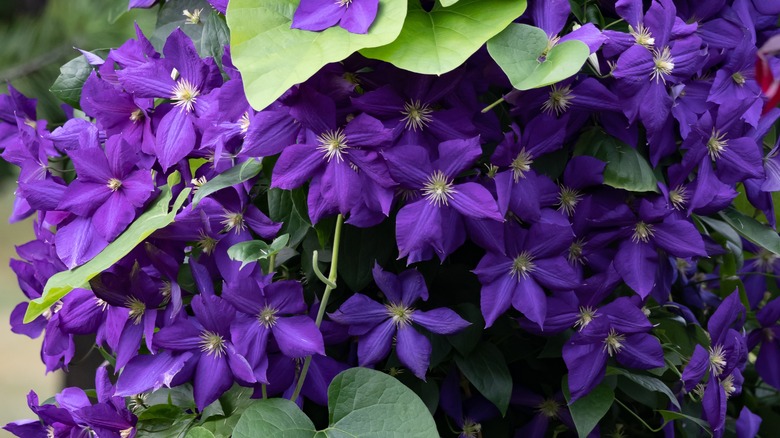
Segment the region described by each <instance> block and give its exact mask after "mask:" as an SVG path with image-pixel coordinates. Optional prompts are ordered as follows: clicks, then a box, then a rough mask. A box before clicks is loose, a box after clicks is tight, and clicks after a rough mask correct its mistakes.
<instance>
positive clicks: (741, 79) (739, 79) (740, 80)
mask: <svg viewBox="0 0 780 438" xmlns="http://www.w3.org/2000/svg"><path fill="white" fill-rule="evenodd" d="M731 80H732V81H734V83H735V84H737V85H739V86H740V87H741V86H743V85H745V76H744V75H743V74H742V73H741V72H736V73H734V74H733V75H731Z"/></svg>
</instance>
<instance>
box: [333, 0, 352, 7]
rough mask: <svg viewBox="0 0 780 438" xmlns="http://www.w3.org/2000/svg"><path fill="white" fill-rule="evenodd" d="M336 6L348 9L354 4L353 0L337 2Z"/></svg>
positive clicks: (338, 0) (339, 0) (337, 0)
mask: <svg viewBox="0 0 780 438" xmlns="http://www.w3.org/2000/svg"><path fill="white" fill-rule="evenodd" d="M336 4H337V5H339V7H344V8H348V7H349V5H350V4H352V0H336Z"/></svg>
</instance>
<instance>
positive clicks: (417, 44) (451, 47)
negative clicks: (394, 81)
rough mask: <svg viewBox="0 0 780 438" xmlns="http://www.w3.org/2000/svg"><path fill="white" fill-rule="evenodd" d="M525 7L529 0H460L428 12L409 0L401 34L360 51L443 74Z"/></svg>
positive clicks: (416, 69) (415, 0)
mask: <svg viewBox="0 0 780 438" xmlns="http://www.w3.org/2000/svg"><path fill="white" fill-rule="evenodd" d="M525 7H526V2H525V0H460V1H458V2H457V3H454V4H453V3H452V2H450V5H449V6H448V7H443V6H442V5H441V4H439V3H436V4H434V6H433V9H432V10H431V11H430V12H428V11H426V10H425V9H423V6H422V4H421V3H420V1H419V0H409V13H408V14H407V15H406V21H404V27H403V30H401V34H400V35H398V38H397V39H395V41H393V42H392V43H390V44H387V45H384V46H382V47H376V48H372V49H364V50H361V51H360V53H361V54H362V55H363V56H366V57H368V58H374V59H380V60H382V61H387V62H389V63H392V64H394V65H395V66H396V67H399V68H402V69H404V70H409V71H413V72H415V73H423V74H436V75H440V74H443V73H447V72H448V71H451V70H454V69H456V68H457V67H459V66H460V65H461V64H463V63H464V62H465V61H466V59H468V58H469V57H470V56H471V55H472V54H473V53H474V52H476V51H477V50H479V49H480V48H481V47H482V45H483V44H485V42H486V41H487V40H489V39H490V38H492V37H493V36H495V35H496V34H498V33H499V32H501V31H502V30H504V28H505V27H507V26H508V25H509V23H511V22H513V21H514V20H515V19H516V18H517V17H519V16H520V15H522V13H523V12H524V11H525Z"/></svg>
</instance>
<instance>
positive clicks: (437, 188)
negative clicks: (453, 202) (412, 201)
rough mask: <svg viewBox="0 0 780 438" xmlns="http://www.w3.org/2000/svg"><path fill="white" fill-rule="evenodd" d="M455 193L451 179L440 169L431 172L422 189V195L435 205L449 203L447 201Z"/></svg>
mask: <svg viewBox="0 0 780 438" xmlns="http://www.w3.org/2000/svg"><path fill="white" fill-rule="evenodd" d="M455 193H456V191H455V189H454V188H453V187H452V181H450V179H449V178H447V175H445V174H444V172H442V171H441V170H437V171H435V172H433V173H432V174H431V175H430V176H429V177H428V182H426V183H425V185H424V186H423V189H422V194H423V196H424V197H425V198H426V199H428V202H430V203H431V204H433V205H435V206H436V207H441V206H442V205H449V201H450V199H452V195H453V194H455Z"/></svg>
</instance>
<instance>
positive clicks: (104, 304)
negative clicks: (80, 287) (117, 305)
mask: <svg viewBox="0 0 780 438" xmlns="http://www.w3.org/2000/svg"><path fill="white" fill-rule="evenodd" d="M95 305H96V306H98V307H100V310H101V311H102V312H105V311H106V309H108V303H107V302H105V300H102V299H100V298H98V297H95Z"/></svg>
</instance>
